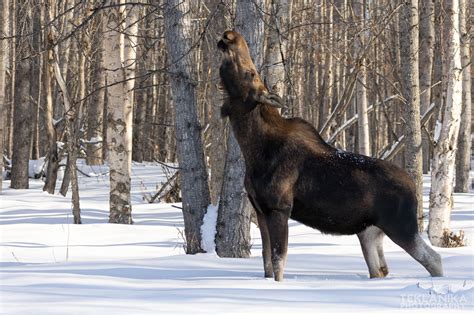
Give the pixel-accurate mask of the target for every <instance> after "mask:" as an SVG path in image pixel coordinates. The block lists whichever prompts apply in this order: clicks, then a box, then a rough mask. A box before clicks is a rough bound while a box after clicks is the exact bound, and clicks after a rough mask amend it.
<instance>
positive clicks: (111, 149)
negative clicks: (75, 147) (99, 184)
mask: <svg viewBox="0 0 474 315" xmlns="http://www.w3.org/2000/svg"><path fill="white" fill-rule="evenodd" d="M119 3H120V4H123V3H125V1H124V0H120V1H117V0H110V1H108V3H107V4H108V5H117V4H119ZM108 13H109V20H108V23H107V32H106V33H105V34H104V42H103V43H104V51H106V52H107V53H106V54H105V56H104V65H105V68H106V75H107V83H108V85H109V87H108V88H107V99H108V104H107V105H108V110H107V149H108V150H107V157H108V162H109V167H110V216H109V222H110V223H122V224H131V223H132V214H131V212H132V204H131V199H130V181H131V179H130V176H131V165H132V134H133V133H132V123H133V121H132V118H133V87H134V83H135V82H134V80H133V79H130V78H132V77H134V73H135V58H136V56H135V47H134V44H135V42H136V35H137V23H135V22H136V20H137V18H138V17H137V14H136V12H135V9H133V6H124V5H121V6H119V7H118V8H117V7H112V8H111V9H110V11H109V12H108ZM129 26H130V27H129ZM119 31H120V32H119ZM125 33H126V34H127V35H125Z"/></svg>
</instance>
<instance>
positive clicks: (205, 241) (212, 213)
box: [201, 202, 219, 253]
mask: <svg viewBox="0 0 474 315" xmlns="http://www.w3.org/2000/svg"><path fill="white" fill-rule="evenodd" d="M217 204H219V202H218V203H217ZM218 208H219V206H217V205H212V204H211V205H209V206H208V207H207V212H206V215H205V216H204V219H203V222H202V226H201V237H202V240H201V247H202V249H204V250H205V251H206V252H208V253H214V252H215V250H216V242H215V236H216V223H217V209H218Z"/></svg>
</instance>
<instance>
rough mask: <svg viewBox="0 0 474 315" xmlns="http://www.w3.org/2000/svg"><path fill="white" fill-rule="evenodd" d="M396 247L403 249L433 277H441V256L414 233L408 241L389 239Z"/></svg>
mask: <svg viewBox="0 0 474 315" xmlns="http://www.w3.org/2000/svg"><path fill="white" fill-rule="evenodd" d="M390 238H391V239H392V240H393V241H394V242H395V243H396V244H397V245H399V246H400V247H401V248H403V249H404V250H405V251H406V252H407V253H408V254H410V256H411V257H413V258H414V259H415V260H416V261H418V262H419V263H420V264H422V265H423V267H425V269H426V270H427V271H428V272H429V273H430V275H431V276H433V277H442V276H443V264H442V261H441V256H440V255H439V254H438V253H437V252H435V251H434V250H433V249H432V248H431V247H430V246H428V244H426V243H425V241H423V239H422V238H421V236H420V235H419V234H418V233H416V234H415V235H414V236H413V237H412V238H410V239H409V240H406V239H401V240H399V239H397V237H390Z"/></svg>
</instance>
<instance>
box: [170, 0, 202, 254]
mask: <svg viewBox="0 0 474 315" xmlns="http://www.w3.org/2000/svg"><path fill="white" fill-rule="evenodd" d="M164 10H165V15H164V20H165V21H164V22H165V38H166V48H167V51H168V57H169V59H170V60H169V62H170V73H169V78H170V83H171V90H172V95H173V102H174V111H175V117H176V128H175V129H176V142H177V151H178V162H179V166H180V173H181V191H182V200H183V217H184V232H185V237H186V253H187V254H196V253H199V252H202V251H203V250H202V248H201V226H202V222H203V218H204V215H205V214H206V210H207V207H208V205H209V201H210V196H209V187H208V182H207V171H206V164H205V162H204V150H203V147H202V141H201V126H200V124H199V121H198V116H197V109H196V107H197V98H196V83H195V82H194V81H193V78H192V66H193V62H192V56H191V54H190V48H191V43H192V42H193V33H192V29H191V16H190V12H189V2H187V1H181V0H169V1H167V2H166V4H165V7H164Z"/></svg>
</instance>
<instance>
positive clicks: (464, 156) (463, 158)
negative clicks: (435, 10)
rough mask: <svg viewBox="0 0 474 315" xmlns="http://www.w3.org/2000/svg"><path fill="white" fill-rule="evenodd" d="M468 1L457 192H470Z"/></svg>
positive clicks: (463, 6) (463, 19)
mask: <svg viewBox="0 0 474 315" xmlns="http://www.w3.org/2000/svg"><path fill="white" fill-rule="evenodd" d="M467 4H468V1H466V0H460V1H459V5H460V17H459V31H460V32H461V66H462V113H461V125H460V129H459V140H458V150H457V153H456V186H455V187H454V191H455V192H464V193H466V192H469V170H470V166H471V165H470V164H471V144H472V143H471V67H472V65H471V60H470V59H471V51H470V46H471V36H470V30H471V28H472V26H469V27H468V24H469V23H468V22H469V15H468V12H469V8H468V6H467Z"/></svg>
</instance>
